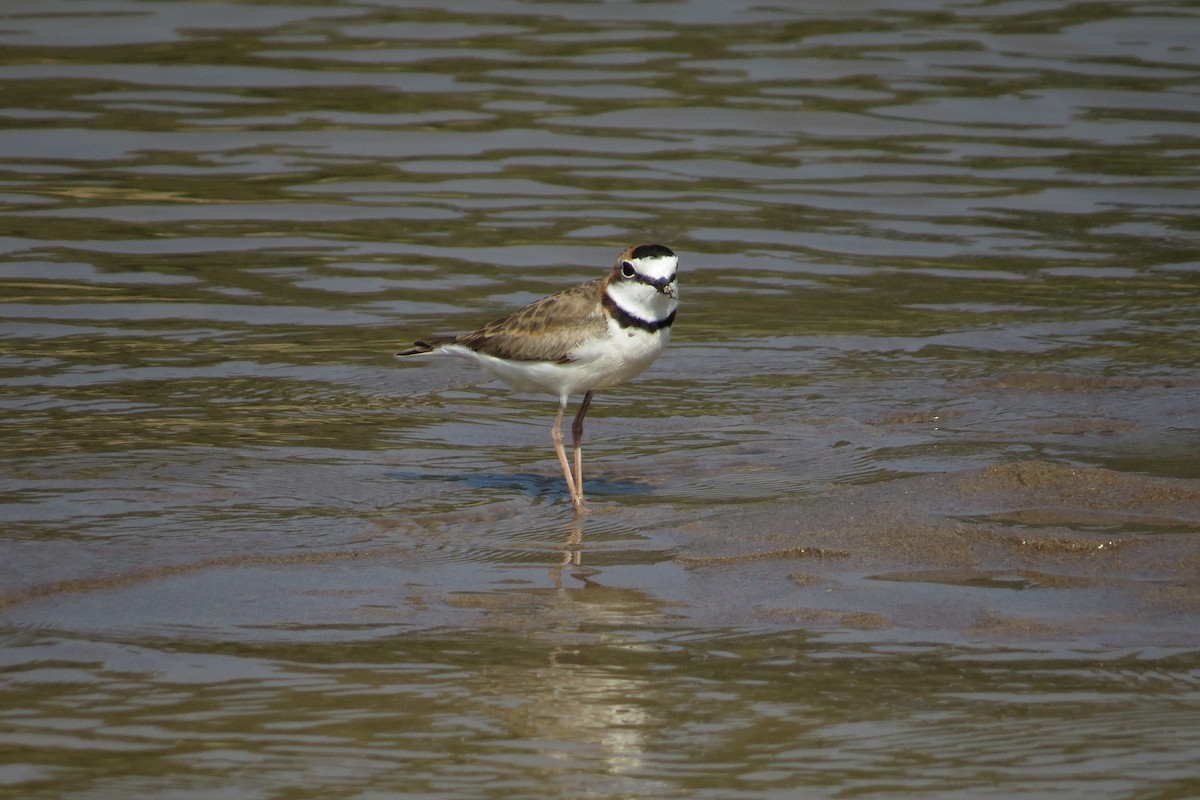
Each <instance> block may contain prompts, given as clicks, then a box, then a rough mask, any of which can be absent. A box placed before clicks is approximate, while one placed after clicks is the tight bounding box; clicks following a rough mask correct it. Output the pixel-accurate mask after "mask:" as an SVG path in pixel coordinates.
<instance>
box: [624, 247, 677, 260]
mask: <svg viewBox="0 0 1200 800" xmlns="http://www.w3.org/2000/svg"><path fill="white" fill-rule="evenodd" d="M673 255H675V254H674V253H672V252H671V248H669V247H663V246H662V245H661V244H639V245H638V246H637V247H635V248H633V252H632V253H630V254H629V257H630V258H666V257H670V256H673Z"/></svg>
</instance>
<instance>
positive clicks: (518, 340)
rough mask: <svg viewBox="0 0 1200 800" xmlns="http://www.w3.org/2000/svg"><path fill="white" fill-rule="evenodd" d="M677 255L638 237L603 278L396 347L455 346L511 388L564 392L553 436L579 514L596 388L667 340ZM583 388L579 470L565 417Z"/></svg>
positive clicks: (577, 429) (623, 374) (629, 370)
mask: <svg viewBox="0 0 1200 800" xmlns="http://www.w3.org/2000/svg"><path fill="white" fill-rule="evenodd" d="M678 263H679V259H678V258H677V257H676V256H675V254H674V253H673V252H671V250H670V249H669V248H667V247H663V246H662V245H661V244H639V245H634V246H633V247H630V248H628V249H626V250H625V251H624V252H623V253H621V255H620V257H619V258H617V263H616V264H615V265H614V266H613V268H612V270H611V271H610V272H609V273H608V275H607V276H605V277H603V278H597V279H595V280H592V281H588V282H587V283H585V284H582V285H580V286H576V287H574V288H573V289H567V290H566V291H563V292H559V293H558V294H552V295H550V296H549V297H544V298H542V299H541V300H538V301H536V302H534V303H531V304H529V305H527V306H525V307H524V308H522V309H519V310H517V311H514V312H513V313H512V314H509V315H508V316H506V317H502V318H500V319H498V320H495V321H494V322H489V323H488V324H487V325H484V326H483V327H482V328H480V329H479V330H476V331H471V332H470V333H462V334H459V335H457V336H443V337H434V338H428V339H423V340H421V341H418V342H416V343H415V344H414V345H413V346H412V347H410V348H408V349H407V350H401V351H400V352H398V353H396V356H397V357H398V358H400V357H405V356H415V355H422V354H425V353H449V354H451V355H456V356H461V357H463V358H469V359H472V360H474V361H475V362H476V363H477V364H479V366H481V367H482V368H483V369H484V370H485V371H486V372H487V373H489V374H490V375H492V376H493V377H496V378H499V379H500V380H502V381H504V382H505V383H507V384H508V385H509V386H511V387H513V388H514V389H517V390H520V391H530V392H549V393H551V394H554V395H557V397H558V414H557V416H555V418H554V427H553V428H551V429H550V438H551V440H552V441H553V442H554V452H555V453H556V454H557V455H558V461H559V464H561V465H562V471H563V477H564V478H566V481H567V489H568V491H569V492H570V495H571V504H572V505H573V506H574V507H575V512H576V514H582V513H584V510H585V509H584V504H583V449H582V446H581V445H582V441H583V418H584V416H585V415H586V414H587V410H588V407H589V406H590V405H591V403H592V395H593V393H594V392H595V391H596V390H597V389H607V388H608V387H610V386H615V385H616V384H619V383H624V382H625V381H628V380H631V379H633V378H635V377H637V376H638V375H640V374H641V373H642V372H643V371H644V370H645V369H646V368H647V367H649V366H650V365H651V364H652V363H654V360H655V359H656V358H658V356H659V354H660V353H662V351H663V348H664V347H666V345H667V341H668V340H669V339H670V337H671V323H673V322H674V321H675V309H676V308H677V306H678V305H679V290H678V284H677V283H676V280H675V270H676V267H677V265H678ZM580 393H583V401H582V402H581V403H580V404H579V411H578V413H576V414H575V419H574V421H573V422H572V423H571V437H572V444H573V446H574V449H575V470H574V473H573V474H572V471H571V464H570V463H569V462H568V460H567V453H566V450H565V449H564V447H563V435H562V420H563V414H564V413H565V412H566V409H567V402H568V401H569V399H570V398H571V396H573V395H576V394H580Z"/></svg>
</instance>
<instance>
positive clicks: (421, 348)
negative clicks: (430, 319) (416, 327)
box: [395, 336, 454, 358]
mask: <svg viewBox="0 0 1200 800" xmlns="http://www.w3.org/2000/svg"><path fill="white" fill-rule="evenodd" d="M453 341H454V337H453V336H447V337H445V338H442V339H427V340H424V341H420V342H414V343H413V346H412V347H409V348H408V349H406V350H401V351H399V352H398V353H396V354H395V356H396V358H403V357H404V356H419V355H423V354H425V353H432V352H433V351H434V350H437V349H438V348H439V347H441V346H442V345H444V344H450V343H451V342H453Z"/></svg>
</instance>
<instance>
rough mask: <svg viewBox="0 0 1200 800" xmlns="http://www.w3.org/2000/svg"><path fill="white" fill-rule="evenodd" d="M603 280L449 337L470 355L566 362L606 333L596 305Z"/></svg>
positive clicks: (600, 296)
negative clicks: (579, 346) (473, 352)
mask: <svg viewBox="0 0 1200 800" xmlns="http://www.w3.org/2000/svg"><path fill="white" fill-rule="evenodd" d="M603 296H604V279H603V278H597V279H596V280H594V281H589V282H587V283H585V284H583V285H582V286H576V287H575V288H573V289H567V290H566V291H564V292H559V293H558V294H552V295H550V296H549V297H543V298H542V299H541V300H538V301H537V302H536V303H531V304H529V305H527V306H525V307H524V308H522V309H519V310H517V311H514V312H513V313H512V314H509V315H508V316H507V317H502V318H501V319H498V320H495V321H494V322H489V323H488V324H487V325H484V326H483V327H482V328H480V329H479V330H477V331H472V332H471V333H464V334H462V335H461V336H456V337H455V338H454V343H455V344H461V345H463V346H465V347H469V348H471V349H472V350H474V351H476V352H479V353H484V354H486V355H489V356H497V357H498V358H509V359H513V360H515V361H557V362H566V361H570V360H571V359H570V354H571V351H572V350H574V349H575V348H576V347H577V346H578V345H579V344H580V343H581V342H583V341H586V340H587V339H590V338H592V337H595V336H601V335H603V334H604V332H605V331H606V330H607V328H608V323H607V322H606V321H605V318H604V312H603V311H602V310H601V306H600V300H601V298H602V297H603Z"/></svg>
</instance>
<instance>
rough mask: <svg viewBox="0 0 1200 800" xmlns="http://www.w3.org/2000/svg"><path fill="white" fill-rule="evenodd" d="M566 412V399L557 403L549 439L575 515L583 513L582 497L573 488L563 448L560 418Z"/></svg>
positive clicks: (573, 483) (573, 479)
mask: <svg viewBox="0 0 1200 800" xmlns="http://www.w3.org/2000/svg"><path fill="white" fill-rule="evenodd" d="M566 410H567V398H565V397H564V398H562V399H561V400H559V402H558V414H557V415H556V416H555V417H554V427H553V428H551V429H550V439H551V441H553V442H554V452H555V454H557V455H558V463H559V464H560V465H562V471H563V477H564V478H566V479H567V490H568V491H569V492H570V493H571V505H573V506H575V513H576V514H577V515H578V514H582V513H583V497H582V495H580V494H579V492H578V491H577V490H576V488H575V478H574V477H572V476H571V465H570V464H569V463H568V462H567V451H566V448H564V447H563V435H562V418H563V412H565V411H566Z"/></svg>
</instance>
